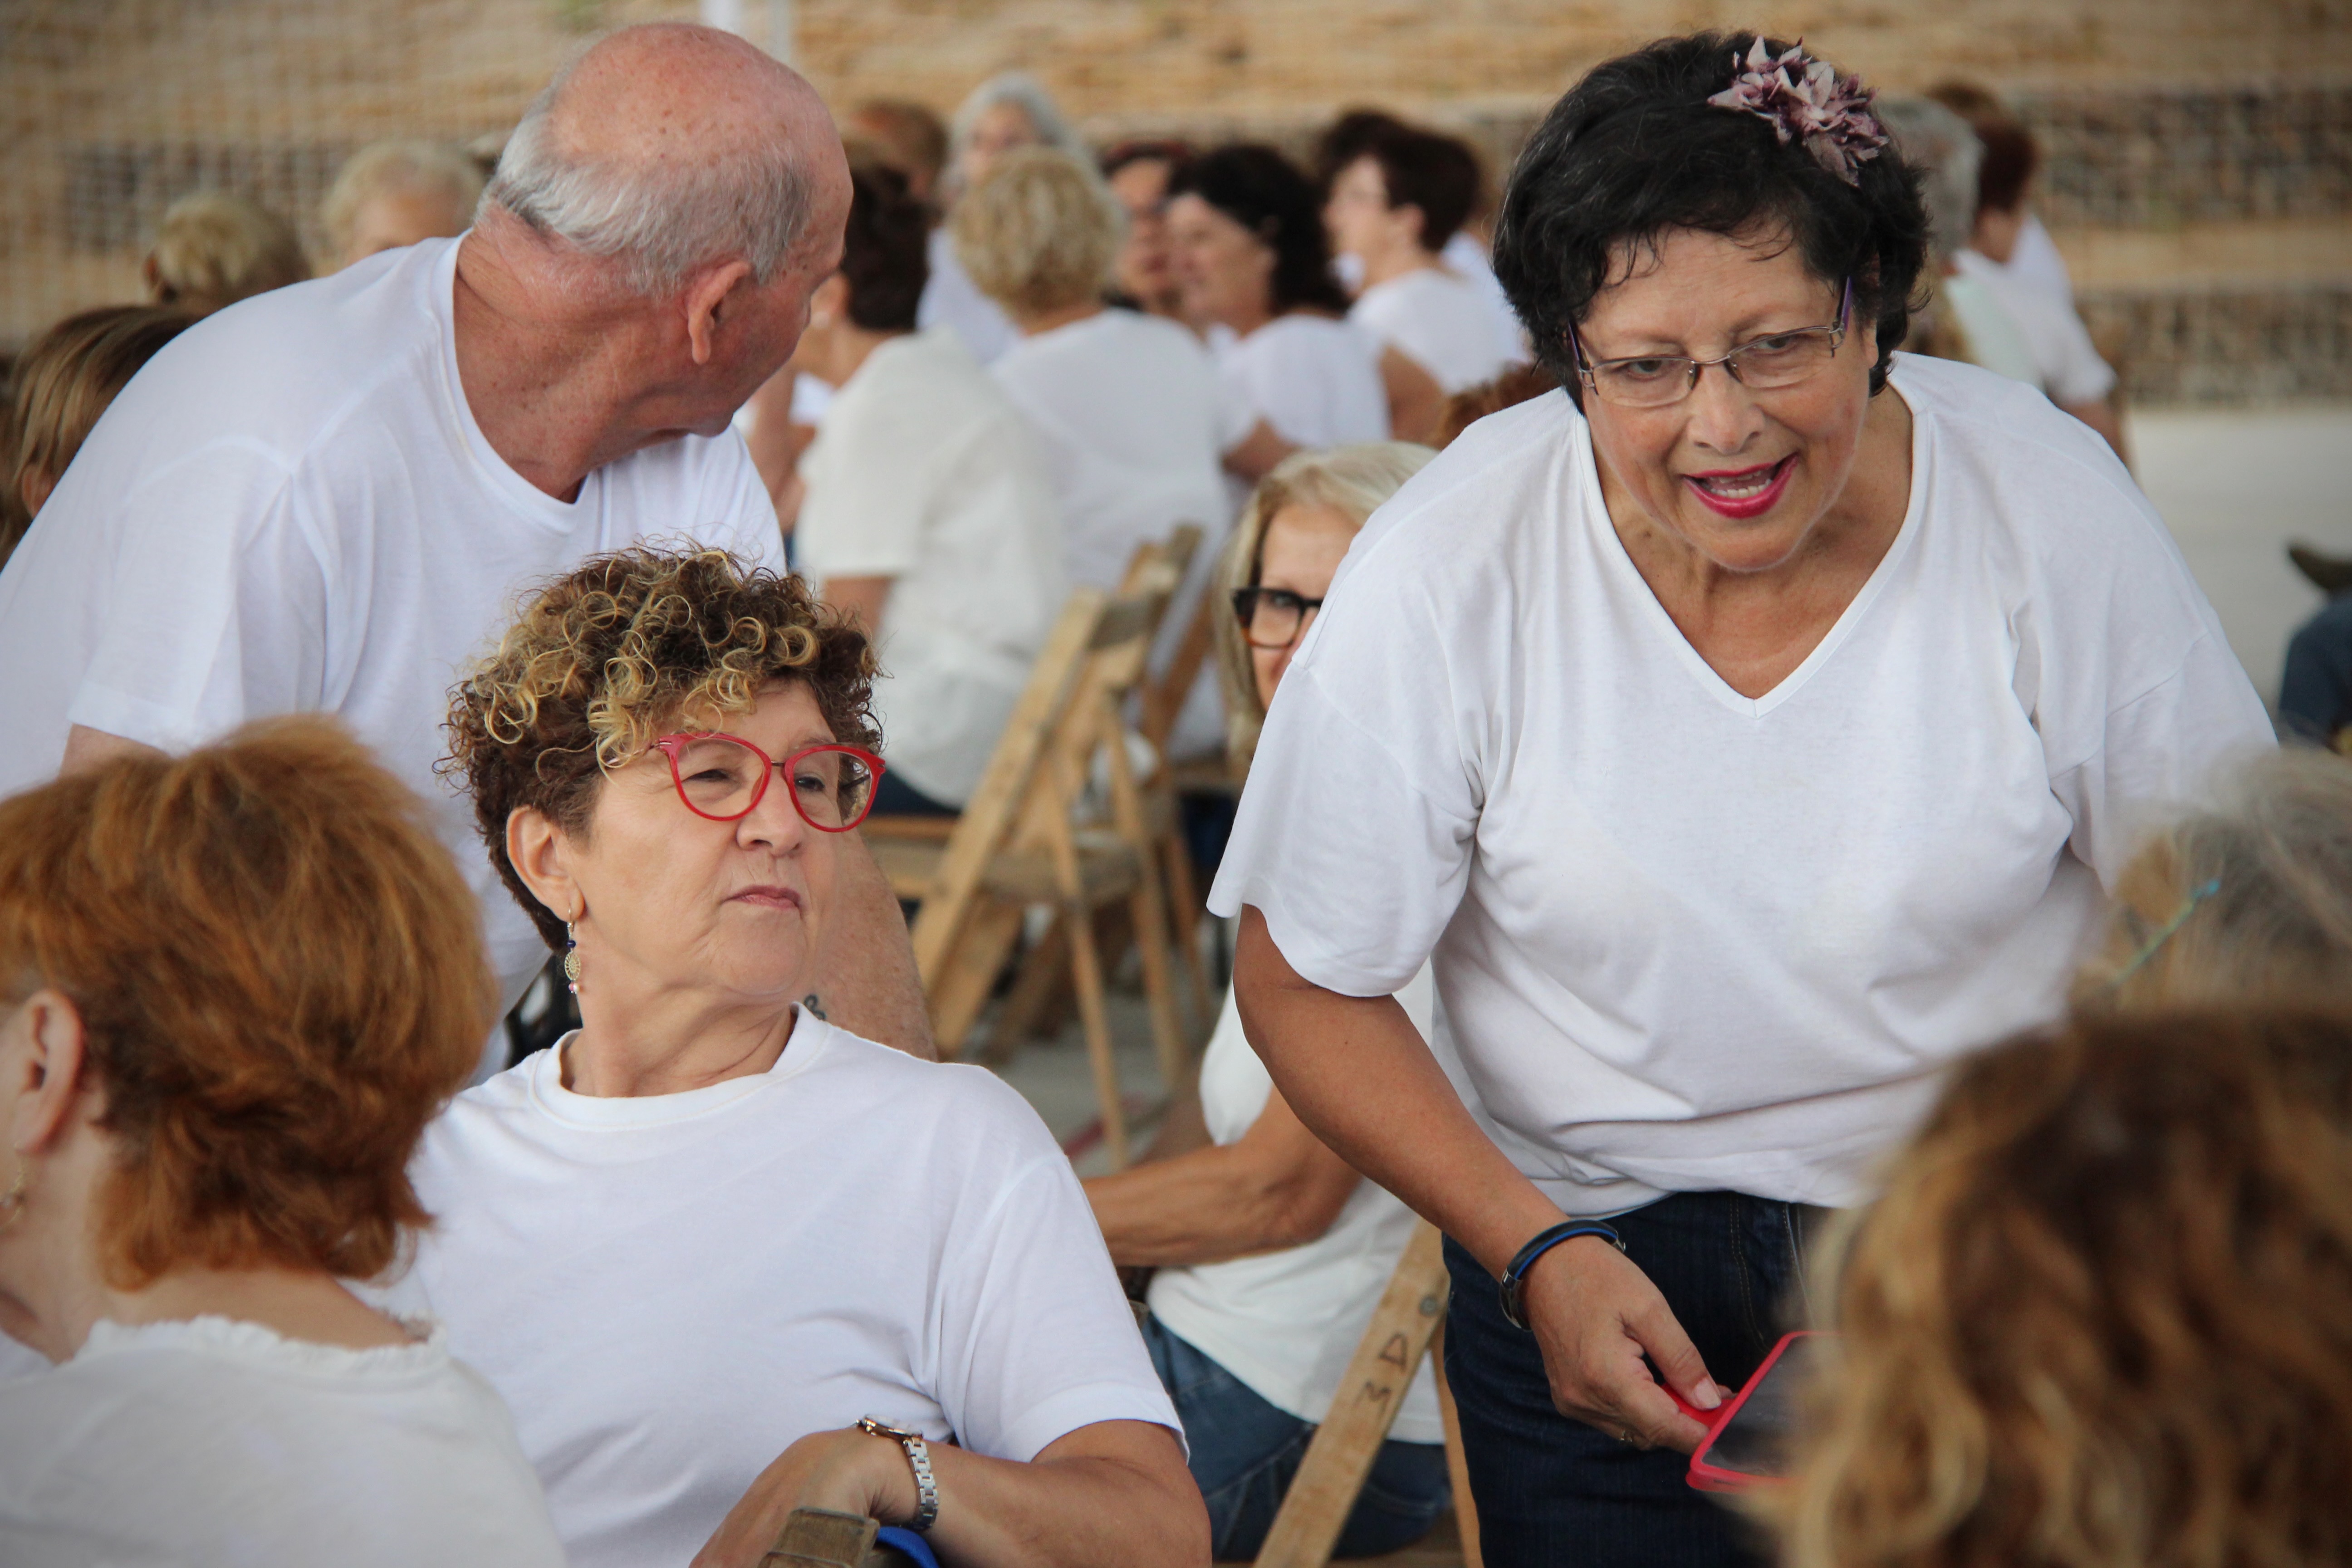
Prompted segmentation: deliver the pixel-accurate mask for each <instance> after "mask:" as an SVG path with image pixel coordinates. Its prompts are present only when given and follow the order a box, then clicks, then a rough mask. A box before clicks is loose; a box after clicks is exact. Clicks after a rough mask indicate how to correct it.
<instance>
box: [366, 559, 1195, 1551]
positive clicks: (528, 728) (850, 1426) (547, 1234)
mask: <svg viewBox="0 0 2352 1568" xmlns="http://www.w3.org/2000/svg"><path fill="white" fill-rule="evenodd" d="M874 673H875V669H874V658H873V654H872V652H871V650H870V648H869V647H868V645H867V642H866V635H865V633H864V632H863V631H862V630H860V629H859V628H858V625H857V623H856V621H855V620H853V619H851V618H848V617H846V616H844V615H842V614H841V613H839V612H836V611H835V610H832V609H829V608H827V607H825V606H824V605H820V604H818V603H817V602H815V601H814V599H812V598H811V596H810V595H809V593H808V591H807V589H806V587H805V586H804V585H803V584H802V582H801V580H800V579H798V578H796V577H779V576H777V575H775V574H772V573H769V572H766V571H763V570H758V569H753V568H747V567H746V566H744V565H743V564H741V563H739V562H737V561H735V560H734V559H733V558H731V557H730V556H727V555H725V554H722V553H719V552H709V551H703V552H690V551H689V552H660V551H653V550H642V549H640V550H632V551H626V552H620V553H617V554H614V555H609V556H604V557H599V558H597V559H594V560H592V561H590V562H589V563H586V564H585V565H583V566H582V567H581V568H580V569H578V570H577V571H575V572H573V573H572V574H570V575H568V576H565V577H562V578H560V579H558V580H556V581H555V582H553V583H551V584H548V585H547V586H546V588H545V589H544V590H543V591H541V593H540V594H539V595H538V596H537V597H536V598H535V599H533V600H532V601H531V602H530V603H529V604H528V605H525V606H524V607H523V610H522V612H521V615H520V618H519V619H518V620H517V621H516V623H515V624H514V626H512V627H511V628H510V629H509V631H508V632H507V634H506V636H505V638H504V640H503V641H502V642H501V643H500V644H499V647H498V649H497V651H496V652H495V653H493V654H492V655H491V656H490V657H489V658H487V659H486V660H484V661H483V662H482V663H481V664H480V665H479V666H478V668H476V669H475V670H474V672H473V673H472V674H471V675H470V676H469V677H468V678H467V680H466V681H465V682H464V684H463V685H461V686H460V687H459V688H458V689H457V691H456V692H455V693H454V694H453V696H452V698H451V702H450V710H449V726H448V728H449V735H450V743H451V752H452V757H451V763H452V767H453V770H454V771H455V772H456V773H458V774H460V775H462V777H463V779H464V782H465V784H466V787H467V790H468V791H469V792H470V794H471V795H472V796H473V801H474V809H475V814H476V819H477V822H478V826H479V827H480V830H481V833H482V837H483V838H484V839H485V840H486V842H487V843H488V847H489V850H490V854H491V856H492V858H493V859H494V860H495V862H496V863H497V866H498V868H499V875H500V877H501V878H502V879H504V880H505V882H506V885H507V887H508V889H509V890H510V891H511V892H512V893H513V894H514V896H515V898H516V899H517V900H519V901H520V903H521V904H522V906H523V908H524V909H525V910H528V911H529V912H530V916H531V918H532V919H533V920H535V921H537V922H538V923H539V927H540V930H541V931H542V932H543V933H544V934H545V935H546V937H547V940H548V942H549V943H550V945H551V946H552V947H555V948H557V949H559V950H562V951H563V952H566V954H567V955H568V957H567V965H566V967H567V970H568V972H569V973H571V975H572V983H573V985H574V987H575V989H576V990H577V992H578V994H579V1001H580V1014H581V1019H582V1026H581V1027H580V1029H579V1030H578V1031H577V1032H575V1033H573V1034H572V1035H569V1036H566V1037H564V1038H563V1039H562V1040H560V1041H558V1042H557V1043H556V1044H555V1045H554V1046H553V1047H551V1048H550V1049H547V1050H544V1051H541V1052H539V1053H538V1054H536V1055H534V1056H532V1057H530V1058H527V1059H526V1060H525V1061H523V1062H522V1063H521V1064H520V1065H519V1066H517V1067H515V1068H512V1069H510V1070H509V1071H508V1072H506V1073H504V1074H502V1075H500V1076H499V1077H498V1078H495V1079H491V1080H490V1081H489V1082H488V1083H486V1084H483V1085H481V1086H480V1087H479V1088H477V1089H471V1090H469V1091H467V1093H466V1094H464V1095H463V1096H461V1097H459V1099H458V1100H457V1103H456V1104H455V1105H454V1106H452V1107H451V1108H450V1110H449V1112H448V1114H447V1115H446V1116H445V1117H443V1118H442V1119H441V1121H439V1122H438V1123H436V1125H435V1127H434V1128H433V1129H432V1130H431V1131H429V1132H428V1133H427V1134H426V1137H425V1146H424V1149H423V1151H422V1152H421V1154H420V1155H419V1157H418V1160H417V1163H416V1166H415V1181H416V1184H417V1187H418V1190H419V1192H420V1193H422V1194H424V1196H425V1202H426V1203H427V1204H428V1205H431V1206H432V1207H434V1208H435V1210H436V1212H437V1213H439V1214H440V1215H442V1223H441V1224H440V1226H438V1227H437V1228H436V1230H435V1231H434V1233H433V1234H432V1235H431V1236H430V1237H427V1238H425V1241H424V1243H423V1244H422V1246H421V1247H419V1249H418V1252H417V1256H416V1259H415V1267H414V1268H413V1269H411V1270H410V1271H409V1272H408V1273H407V1274H406V1275H405V1276H404V1278H402V1279H399V1280H397V1281H396V1282H394V1283H393V1284H392V1285H391V1286H390V1287H389V1289H390V1291H391V1294H392V1297H393V1299H394V1300H398V1301H402V1302H404V1303H410V1304H413V1305H414V1306H415V1307H416V1308H418V1309H420V1310H427V1311H430V1312H431V1313H432V1314H433V1315H434V1316H435V1317H436V1318H438V1319H440V1320H441V1321H443V1322H445V1323H446V1324H447V1325H448V1330H449V1335H450V1339H451V1342H452V1343H453V1344H454V1345H456V1346H457V1349H458V1352H459V1353H460V1354H462V1355H464V1356H465V1357H466V1358H467V1360H468V1361H469V1362H470V1363H472V1364H473V1365H475V1366H477V1367H478V1368H480V1369H481V1371H482V1372H483V1373H484V1374H485V1375H487V1376H488V1378H489V1380H490V1382H491V1384H493V1385H494V1386H495V1387H497V1389H498V1390H499V1393H500V1394H503V1395H505V1397H506V1400H507V1402H508V1404H509V1405H510V1406H511V1407H512V1408H513V1409H514V1411H515V1412H516V1420H517V1425H518V1426H519V1428H520V1432H521V1436H522V1443H523V1450H524V1452H525V1454H526V1455H527V1456H528V1457H529V1458H530V1460H531V1462H532V1463H533V1464H534V1465H535V1466H537V1467H538V1469H539V1472H540V1477H541V1480H542V1482H543V1483H544V1484H545V1486H546V1489H547V1494H548V1500H549V1505H550V1508H551V1510H552V1512H553V1514H554V1517H555V1522H556V1528H557V1531H558V1533H559V1534H560V1535H561V1536H562V1540H563V1543H564V1547H565V1550H566V1552H568V1553H569V1555H570V1559H571V1562H572V1564H573V1568H604V1565H607V1564H610V1565H612V1568H621V1565H623V1564H628V1565H631V1568H634V1565H635V1564H641V1563H685V1562H687V1561H688V1559H692V1560H693V1561H695V1562H696V1563H700V1564H704V1565H706V1568H715V1565H720V1564H740V1565H741V1568H751V1565H752V1564H754V1563H757V1562H759V1560H760V1558H761V1553H762V1552H765V1551H766V1550H767V1548H768V1547H769V1545H770V1543H771V1542H772V1541H773V1540H774V1539H775V1537H776V1534H777V1531H778V1529H779V1528H780V1526H781V1525H782V1523H783V1521H784V1520H785V1518H786V1516H787V1515H788V1514H789V1513H790V1512H791V1510H793V1509H794V1508H795V1507H800V1506H814V1507H826V1508H835V1509H841V1510H847V1511H850V1512H854V1513H866V1514H872V1515H875V1516H877V1517H878V1518H880V1519H882V1520H884V1521H887V1522H889V1523H890V1524H892V1525H893V1526H900V1525H903V1526H907V1527H909V1528H912V1529H916V1530H930V1531H932V1534H931V1540H932V1542H933V1543H934V1545H935V1548H936V1550H937V1552H938V1553H939V1555H940V1559H941V1560H942V1561H943V1562H945V1563H950V1564H968V1565H973V1568H978V1565H983V1564H990V1565H992V1564H1004V1565H1007V1568H1010V1565H1011V1564H1015V1563H1018V1564H1023V1565H1024V1568H1026V1565H1039V1568H1052V1565H1055V1564H1067V1565H1070V1568H1076V1565H1078V1564H1097V1563H1110V1562H1118V1563H1134V1564H1139V1565H1143V1568H1150V1565H1155V1564H1161V1563H1167V1564H1173V1563H1195V1562H1199V1561H1202V1559H1203V1558H1204V1556H1205V1552H1204V1550H1203V1547H1202V1539H1203V1537H1204V1535H1205V1528H1204V1524H1203V1521H1202V1510H1201V1501H1200V1497H1199V1494H1198V1492H1197V1491H1196V1490H1195V1489H1194V1488H1193V1486H1192V1480H1191V1478H1190V1477H1189V1476H1188V1475H1187V1474H1186V1473H1185V1469H1184V1458H1183V1450H1182V1448H1181V1446H1180V1444H1179V1442H1178V1440H1177V1436H1176V1434H1177V1431H1178V1430H1179V1428H1178V1427H1177V1424H1176V1418H1175V1415H1174V1414H1173V1412H1172V1411H1171V1408H1170V1406H1169V1404H1168V1400H1167V1396H1166V1395H1165V1394H1162V1393H1161V1391H1160V1385H1159V1383H1158V1382H1157V1380H1156V1379H1155V1378H1154V1377H1153V1375H1152V1371H1151V1364H1150V1361H1149V1360H1148V1359H1147V1358H1146V1356H1145V1354H1144V1352H1143V1346H1142V1344H1141V1342H1139V1340H1138V1338H1137V1336H1136V1332H1135V1324H1134V1319H1133V1317H1132V1316H1131V1315H1130V1313H1129V1310H1128V1307H1127V1303H1126V1301H1125V1300H1124V1299H1123V1297H1122V1295H1121V1293H1120V1290H1119V1288H1118V1279H1117V1277H1116V1275H1115V1274H1114V1273H1113V1272H1112V1269H1111V1266H1110V1260H1109V1258H1108V1257H1107V1256H1106V1255H1105V1253H1104V1251H1103V1246H1102V1242H1101V1239H1100V1237H1098V1236H1097V1233H1096V1231H1095V1229H1094V1226H1093V1223H1092V1221H1091V1220H1090V1218H1089V1217H1088V1214H1087V1205H1086V1199H1085V1197H1084V1196H1083V1195H1082V1194H1080V1192H1079V1189H1078V1184H1077V1181H1076V1177H1075V1176H1074V1175H1073V1174H1072V1173H1071V1171H1070V1166H1069V1162H1068V1161H1067V1160H1066V1159H1065V1158H1064V1157H1063V1155H1062V1152H1061V1151H1060V1150H1059V1149H1058V1148H1056V1147H1055V1143H1054V1141H1053V1138H1052V1136H1051V1135H1050V1134H1049V1133H1047V1131H1045V1126H1044V1124H1043V1123H1041V1122H1040V1121H1038V1120H1037V1117H1036V1114H1035V1112H1034V1111H1032V1110H1030V1109H1029V1107H1028V1106H1027V1104H1026V1103H1024V1101H1023V1100H1021V1098H1020V1097H1019V1096H1018V1095H1017V1094H1015V1093H1014V1092H1013V1090H1012V1089H1009V1088H1007V1087H1005V1085H1004V1084H1003V1083H1002V1082H1001V1081H1000V1080H998V1079H996V1077H995V1076H994V1075H993V1074H991V1073H989V1072H987V1071H985V1070H984V1069H982V1068H972V1067H961V1066H953V1065H941V1064H938V1063H933V1062H925V1061H920V1060H918V1059H916V1058H913V1057H910V1056H908V1055H905V1054H903V1053H901V1052H898V1051H896V1050H892V1049H890V1048H888V1047H885V1046H880V1045H877V1044H876V1043H874V1042H872V1041H870V1040H866V1039H863V1038H860V1037H857V1036H856V1035H853V1034H851V1033H849V1032H848V1031H846V1030H845V1029H842V1028H840V1027H837V1026H834V1025H832V1024H829V1023H828V1022H826V1020H825V1017H824V1004H823V1002H822V1001H821V1000H820V999H819V997H818V996H816V995H815V994H813V993H814V990H815V984H814V976H815V974H816V973H817V966H816V962H815V960H816V954H817V953H818V952H819V951H820V949H821V948H822V947H823V946H824V941H825V933H826V931H827V928H828V925H829V923H830V922H832V921H834V919H835V907H836V902H837V900H836V889H837V885H838V882H839V879H840V860H841V857H842V854H843V847H844V846H845V845H847V844H853V843H854V840H853V839H851V838H850V837H849V834H850V831H851V830H852V829H854V828H855V827H856V826H857V824H858V823H859V821H861V820H862V819H863V817H864V816H865V814H866V810H867V809H868V807H869V806H870V805H872V803H873V797H874V795H875V785H876V783H877V780H878V778H879V777H880V776H881V773H882V769H883V763H882V761H881V759H880V758H879V757H877V755H876V754H875V752H876V750H877V748H878V747H879V746H880V745H881V743H882V738H881V736H880V735H879V734H878V733H877V731H876V729H875V726H874V723H873V721H872V718H871V715H870V703H871V700H872V686H871V682H872V680H873V678H874ZM950 1436H952V1437H953V1439H954V1446H950V1443H949V1442H948V1439H949V1438H950ZM780 1456H781V1457H780Z"/></svg>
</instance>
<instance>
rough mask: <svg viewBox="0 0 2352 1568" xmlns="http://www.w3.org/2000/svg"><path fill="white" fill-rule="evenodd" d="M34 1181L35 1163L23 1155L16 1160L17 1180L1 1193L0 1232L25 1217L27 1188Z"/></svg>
mask: <svg viewBox="0 0 2352 1568" xmlns="http://www.w3.org/2000/svg"><path fill="white" fill-rule="evenodd" d="M32 1180H33V1163H32V1162H31V1161H30V1160H27V1159H26V1158H25V1157H24V1156H23V1155H21V1154H20V1155H18V1156H17V1158H16V1180H15V1181H13V1182H11V1183H9V1184H8V1190H7V1191H6V1192H5V1193H0V1231H5V1230H6V1229H7V1228H8V1227H9V1226H13V1225H15V1224H16V1222H17V1221H18V1220H20V1219H22V1218H23V1217H24V1216H25V1196H26V1187H27V1186H29V1185H30V1184H31V1183H32Z"/></svg>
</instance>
